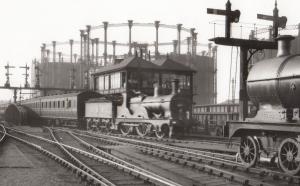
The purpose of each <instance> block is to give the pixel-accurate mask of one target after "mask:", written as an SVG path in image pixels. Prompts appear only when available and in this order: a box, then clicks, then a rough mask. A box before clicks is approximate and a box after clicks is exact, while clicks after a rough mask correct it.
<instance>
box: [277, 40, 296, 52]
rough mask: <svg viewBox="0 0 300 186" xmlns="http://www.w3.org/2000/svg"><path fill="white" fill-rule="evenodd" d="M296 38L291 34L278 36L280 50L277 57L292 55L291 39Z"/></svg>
mask: <svg viewBox="0 0 300 186" xmlns="http://www.w3.org/2000/svg"><path fill="white" fill-rule="evenodd" d="M293 39H295V37H293V36H291V35H282V36H278V37H277V38H276V41H277V43H278V52H277V57H281V56H287V55H290V54H291V52H290V50H291V41H292V40H293Z"/></svg>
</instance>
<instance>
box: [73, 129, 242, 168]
mask: <svg viewBox="0 0 300 186" xmlns="http://www.w3.org/2000/svg"><path fill="white" fill-rule="evenodd" d="M77 131H78V130H77ZM86 133H87V134H89V135H96V136H102V137H103V136H104V137H108V138H115V139H116V140H121V141H126V142H129V143H134V144H138V145H143V146H144V145H147V146H150V147H157V148H162V149H168V150H172V151H177V152H181V153H183V154H190V155H194V156H203V157H207V158H211V159H215V160H221V161H223V160H225V161H229V160H228V159H231V160H233V159H235V156H232V155H227V154H220V153H212V152H209V151H200V150H191V149H187V148H183V147H174V146H169V145H164V144H157V143H153V142H146V141H137V140H134V139H128V138H124V137H117V136H110V135H106V134H99V133H92V132H86ZM220 157H221V158H220ZM226 158H227V159H226ZM231 163H234V162H233V161H231ZM237 164H238V163H237Z"/></svg>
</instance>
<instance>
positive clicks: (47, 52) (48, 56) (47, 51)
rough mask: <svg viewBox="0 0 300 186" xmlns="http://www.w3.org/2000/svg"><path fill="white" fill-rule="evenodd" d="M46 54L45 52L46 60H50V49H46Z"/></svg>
mask: <svg viewBox="0 0 300 186" xmlns="http://www.w3.org/2000/svg"><path fill="white" fill-rule="evenodd" d="M46 54H47V62H49V61H50V50H49V49H48V50H46Z"/></svg>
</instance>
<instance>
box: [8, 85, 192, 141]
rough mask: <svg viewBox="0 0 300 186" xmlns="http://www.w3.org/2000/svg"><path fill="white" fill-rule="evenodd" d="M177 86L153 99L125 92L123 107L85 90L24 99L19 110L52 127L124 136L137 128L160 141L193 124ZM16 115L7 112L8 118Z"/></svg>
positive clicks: (157, 92) (189, 104) (154, 96)
mask: <svg viewBox="0 0 300 186" xmlns="http://www.w3.org/2000/svg"><path fill="white" fill-rule="evenodd" d="M178 83H179V82H178V80H174V81H173V82H172V92H171V94H169V95H159V87H158V86H155V88H154V91H155V92H154V95H153V96H146V95H144V94H138V95H134V96H130V97H129V96H128V95H127V94H126V93H123V96H122V100H123V102H122V103H121V104H119V103H118V101H115V100H113V99H111V98H108V97H107V96H103V95H101V94H99V93H97V92H93V91H85V92H80V93H70V94H61V95H54V96H45V97H38V98H32V99H28V100H24V101H22V103H21V106H18V107H19V108H18V109H19V110H20V109H22V110H24V109H25V110H26V112H27V113H35V114H37V115H38V116H39V118H40V119H42V121H43V122H44V123H46V124H48V125H50V126H62V125H63V126H79V127H80V128H84V129H85V128H92V129H94V130H95V129H97V130H98V129H104V130H106V131H111V130H119V131H120V132H121V133H122V134H124V135H127V134H129V133H131V132H133V131H134V129H135V131H136V132H137V134H138V135H140V136H145V135H147V134H150V133H152V132H154V133H155V134H156V136H157V137H158V138H163V137H171V136H172V135H173V132H174V130H173V129H175V128H176V129H177V131H179V130H185V129H186V128H189V125H190V124H191V102H190V99H187V98H185V97H184V96H183V95H181V94H180V92H178ZM12 106H15V105H14V104H13V105H12ZM26 112H25V113H26ZM14 113H15V112H10V110H7V111H6V117H8V116H12V115H14ZM30 117H33V116H32V114H31V115H30ZM23 119H24V117H23ZM18 122H20V121H19V120H18Z"/></svg>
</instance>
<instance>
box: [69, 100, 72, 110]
mask: <svg viewBox="0 0 300 186" xmlns="http://www.w3.org/2000/svg"><path fill="white" fill-rule="evenodd" d="M71 106H72V105H71V100H69V101H68V108H70V107H71Z"/></svg>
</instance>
